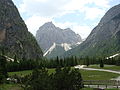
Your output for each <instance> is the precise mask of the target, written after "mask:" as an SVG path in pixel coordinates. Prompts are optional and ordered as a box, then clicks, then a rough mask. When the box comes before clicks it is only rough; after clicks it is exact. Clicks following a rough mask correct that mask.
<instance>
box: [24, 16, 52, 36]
mask: <svg viewBox="0 0 120 90" xmlns="http://www.w3.org/2000/svg"><path fill="white" fill-rule="evenodd" d="M51 20H52V19H51V18H44V17H40V16H36V15H33V16H32V17H30V18H28V19H27V20H26V21H25V23H26V24H27V27H28V30H29V31H30V32H31V33H32V34H33V35H34V36H35V35H36V31H37V30H38V29H39V27H40V26H41V25H43V24H44V23H46V22H49V21H51Z"/></svg>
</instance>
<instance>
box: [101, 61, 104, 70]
mask: <svg viewBox="0 0 120 90" xmlns="http://www.w3.org/2000/svg"><path fill="white" fill-rule="evenodd" d="M100 67H101V68H103V67H104V62H103V60H102V59H100Z"/></svg>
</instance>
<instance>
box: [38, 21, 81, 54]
mask: <svg viewBox="0 0 120 90" xmlns="http://www.w3.org/2000/svg"><path fill="white" fill-rule="evenodd" d="M36 39H37V42H38V44H39V45H40V47H41V48H42V50H43V52H44V53H45V52H46V51H47V50H49V49H50V48H52V47H51V46H53V44H54V43H56V44H62V43H67V44H76V43H78V42H82V39H81V37H80V35H78V34H76V33H75V32H73V31H72V30H71V29H70V28H67V29H61V28H59V27H56V26H55V25H54V24H53V23H52V22H48V23H45V24H44V25H43V26H41V27H40V28H39V30H38V31H37V33H36Z"/></svg>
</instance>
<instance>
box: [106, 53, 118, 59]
mask: <svg viewBox="0 0 120 90" xmlns="http://www.w3.org/2000/svg"><path fill="white" fill-rule="evenodd" d="M118 55H120V53H117V54H115V55H112V56H109V57H107V58H106V59H109V58H114V57H116V56H118Z"/></svg>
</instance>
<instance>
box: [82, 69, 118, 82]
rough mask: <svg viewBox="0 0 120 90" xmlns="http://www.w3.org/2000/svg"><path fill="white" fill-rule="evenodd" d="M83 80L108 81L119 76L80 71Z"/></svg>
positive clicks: (109, 73)
mask: <svg viewBox="0 0 120 90" xmlns="http://www.w3.org/2000/svg"><path fill="white" fill-rule="evenodd" d="M80 72H81V75H82V77H83V80H110V79H112V78H116V77H118V76H119V74H115V73H111V72H104V71H89V70H80Z"/></svg>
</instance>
